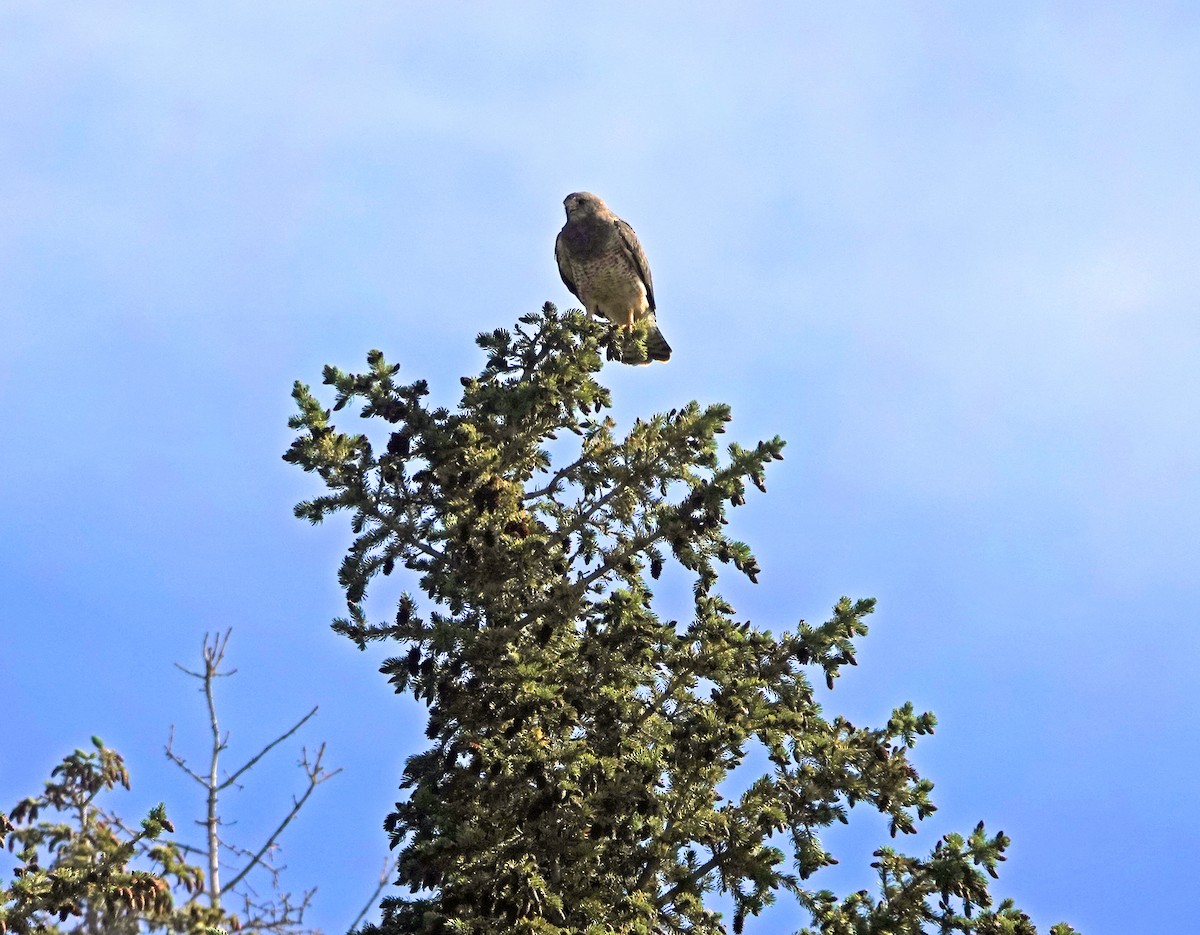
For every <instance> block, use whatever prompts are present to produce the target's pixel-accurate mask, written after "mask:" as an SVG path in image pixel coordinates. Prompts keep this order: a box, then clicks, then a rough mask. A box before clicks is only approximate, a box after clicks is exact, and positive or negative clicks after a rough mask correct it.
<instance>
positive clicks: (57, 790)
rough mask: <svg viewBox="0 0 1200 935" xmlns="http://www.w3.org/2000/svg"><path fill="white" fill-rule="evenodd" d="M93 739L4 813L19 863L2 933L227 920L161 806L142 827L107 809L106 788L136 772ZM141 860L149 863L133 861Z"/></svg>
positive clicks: (129, 929)
mask: <svg viewBox="0 0 1200 935" xmlns="http://www.w3.org/2000/svg"><path fill="white" fill-rule="evenodd" d="M92 745H93V747H94V749H93V750H89V751H84V750H76V751H75V752H73V753H72V754H70V755H69V756H67V757H66V758H65V759H64V760H63V761H62V763H60V764H59V765H58V766H56V767H55V768H54V771H53V772H52V773H51V778H50V781H48V782H47V783H46V785H45V790H44V791H43V792H42V794H41V795H39V796H36V797H30V798H26V799H23V800H22V801H21V802H19V803H18V804H17V805H16V807H15V808H13V809H12V811H11V812H10V813H9V815H8V816H7V817H6V816H4V815H3V814H0V843H4V844H6V845H7V847H8V849H9V851H11V852H13V853H14V854H15V855H16V857H17V859H18V861H19V864H18V866H17V867H16V868H15V869H14V871H13V876H14V879H13V881H12V882H11V883H10V884H9V885H8V886H7V887H6V888H0V932H14V933H17V935H24V933H32V932H39V933H42V932H44V933H58V932H86V933H94V935H99V933H105V935H122V933H134V932H138V931H141V930H142V929H143V928H151V929H168V930H172V931H177V932H201V931H203V930H204V928H205V926H207V925H210V924H217V923H223V922H225V921H226V920H225V917H224V916H222V915H221V914H220V913H212V912H209V911H207V910H205V909H204V908H203V907H201V906H200V905H199V904H198V903H196V902H194V901H193V900H192V898H191V897H193V896H194V895H195V894H196V893H198V892H200V891H201V890H202V889H203V887H204V873H203V871H202V870H200V869H199V868H198V867H194V866H192V865H190V864H189V863H188V862H187V861H186V860H185V859H184V854H183V851H182V849H181V848H180V847H179V846H178V845H177V844H175V843H172V842H169V841H163V840H160V838H161V836H162V834H163V832H164V831H165V832H168V833H173V832H174V830H175V829H174V827H173V826H172V825H171V823H170V821H169V820H168V819H167V815H166V811H165V809H164V808H163V806H162V805H158V806H156V807H155V808H153V809H151V810H150V813H149V815H148V816H147V817H146V818H145V819H143V820H142V822H141V829H140V830H138V831H134V830H132V829H130V828H128V827H126V826H125V825H124V824H123V823H122V822H121V820H120V819H119V818H117V817H116V816H115V815H112V814H110V813H109V812H107V811H105V810H104V809H102V808H101V807H100V805H99V804H98V802H97V800H98V798H99V796H100V795H101V794H102V793H104V792H106V791H109V790H111V789H113V788H115V787H116V786H117V785H121V786H124V787H125V788H126V789H128V788H129V772H128V770H127V769H126V768H125V763H124V761H123V760H122V758H121V755H120V754H119V753H117V752H116V751H114V750H111V749H109V748H108V747H106V746H104V744H103V742H102V741H101V740H100V739H99V738H98V737H93V738H92ZM43 815H46V816H48V817H43ZM135 860H139V861H140V862H142V863H144V864H146V865H148V866H149V868H150V869H145V870H143V869H134V868H132V867H131V866H130V864H131V863H132V862H134V861H135ZM180 894H182V895H183V898H184V903H183V904H182V905H181V904H180V903H179V902H177V898H176V897H177V896H178V895H180Z"/></svg>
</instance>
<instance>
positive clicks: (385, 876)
mask: <svg viewBox="0 0 1200 935" xmlns="http://www.w3.org/2000/svg"><path fill="white" fill-rule="evenodd" d="M395 869H396V859H395V858H394V857H386V858H384V861H383V869H382V870H381V871H379V885H378V886H376V887H375V892H373V893H372V894H371V895H370V897H368V899H367V904H366V905H365V906H363V907H362V911H361V912H359V914H358V915H356V916H355V917H354V921H353V922H351V923H350V927H349V928H348V929H346V931H347V932H353V931H354V930H355V929H356V928H358V924H359V923H360V922H361V921H362V920H363V919H364V918H366V915H367V913H368V912H370V911H371V910H372V909H374V908H376V906H377V900H378V899H379V896H380V894H381V893H383V888H384V887H385V886H387V885H388V880H389V879H390V878H391V875H392V871H393V870H395Z"/></svg>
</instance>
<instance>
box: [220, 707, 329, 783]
mask: <svg viewBox="0 0 1200 935" xmlns="http://www.w3.org/2000/svg"><path fill="white" fill-rule="evenodd" d="M316 713H317V707H316V706H315V705H314V706H313V709H312V710H311V711H309V712H308V714H306V715H304V717H302V718H300V720H298V721H297V722H296V723H295V724H293V725H292V728H291V730H289V731H287V732H285V733H283V734H280V735H279V736H278V737H276V738H275V739H274V740H272V741H271V742H270V743H269V744H267V745H266V746H265V747H263V748H262V749H261V750H259V751H258V753H256V754H255V755H254V756H252V757H251V758H250V759H249V760H247V761H246V763H245V765H244V766H242V768H241V769H239V770H238V771H237V772H235V773H234V774H233V775H232V776H230V777H229V778H228V779H226V780H225V781H224V782H223V783H221V786H220V788H222V789H225V788H228V787H229V786H231V785H233V784H234V783H235V782H237V778H238V777H239V776H240V775H242V773H244V772H246V770H248V769H250V767H252V766H253V765H254V764H255V763H257V762H258V761H259V760H261V759H262V758H263V757H264V756H266V754H267V753H268V752H269V751H270V750H272V749H273V748H274V747H276V746H278V745H279V744H281V743H282V742H283V741H285V740H287V739H288V738H289V737H291V736H292V734H294V733H296V731H298V730H299V729H300V728H301V727H303V726H304V723H305V721H307V720H308V719H309V718H311V717H312V716H313V715H314V714H316Z"/></svg>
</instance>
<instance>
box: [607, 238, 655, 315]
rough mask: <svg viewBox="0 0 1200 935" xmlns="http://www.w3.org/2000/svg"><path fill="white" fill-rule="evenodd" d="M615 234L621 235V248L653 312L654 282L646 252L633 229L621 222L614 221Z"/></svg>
mask: <svg viewBox="0 0 1200 935" xmlns="http://www.w3.org/2000/svg"><path fill="white" fill-rule="evenodd" d="M615 223H616V225H617V233H618V234H620V235H621V246H622V248H623V249H624V252H625V255H626V257H627V258H628V259H629V261H630V262H631V263H633V267H634V269H636V270H637V274H638V276H640V277H641V279H642V284H643V285H644V286H645V287H646V299H647V301H648V302H649V303H650V311H652V312H653V311H654V280H653V279H651V278H650V262H649V261H648V260H647V259H646V252H645V251H644V250H643V249H642V245H641V242H640V241H638V238H637V234H635V233H634V232H633V228H632V227H630V226H629V225H628V224H626V223H625V222H624V221H622V220H621V219H620V218H617V219H616V222H615Z"/></svg>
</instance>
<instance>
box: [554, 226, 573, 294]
mask: <svg viewBox="0 0 1200 935" xmlns="http://www.w3.org/2000/svg"><path fill="white" fill-rule="evenodd" d="M554 259H556V260H557V261H558V275H559V276H561V277H562V281H563V283H564V284H565V285H566V287H567V288H568V289H570V290H571V295H573V296H575V298H577V299H578V298H579V287H578V286H576V285H575V282H574V281H573V280H572V279H571V260H570V258H569V257H568V256H567V241H566V238H564V237H563V235H562V232H561V231H560V232H559V235H558V239H557V240H556V241H554Z"/></svg>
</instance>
